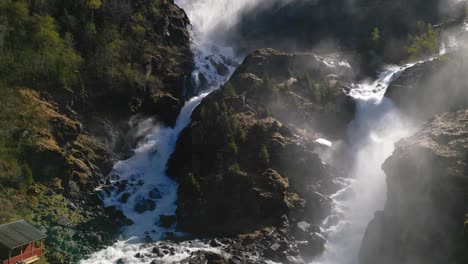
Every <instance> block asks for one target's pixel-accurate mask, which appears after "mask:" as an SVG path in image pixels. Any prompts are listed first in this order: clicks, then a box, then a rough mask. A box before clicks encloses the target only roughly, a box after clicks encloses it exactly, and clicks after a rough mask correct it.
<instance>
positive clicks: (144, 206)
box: [133, 199, 156, 214]
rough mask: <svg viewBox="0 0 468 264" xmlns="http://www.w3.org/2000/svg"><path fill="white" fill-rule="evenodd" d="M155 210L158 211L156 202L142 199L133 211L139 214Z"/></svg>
mask: <svg viewBox="0 0 468 264" xmlns="http://www.w3.org/2000/svg"><path fill="white" fill-rule="evenodd" d="M154 209H156V202H155V201H153V200H151V199H141V200H139V201H138V202H136V204H135V207H134V208H133V210H135V212H137V213H139V214H142V213H144V212H147V211H153V210H154Z"/></svg>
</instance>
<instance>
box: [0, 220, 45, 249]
mask: <svg viewBox="0 0 468 264" xmlns="http://www.w3.org/2000/svg"><path fill="white" fill-rule="evenodd" d="M44 238H46V235H45V234H44V233H42V232H41V231H40V230H38V229H37V228H35V227H33V226H32V225H30V224H28V223H27V222H26V221H24V220H20V221H18V222H14V223H9V224H4V225H0V244H1V245H3V246H5V247H7V248H8V249H14V248H17V247H21V246H24V245H27V244H29V243H31V242H34V241H37V240H41V239H44Z"/></svg>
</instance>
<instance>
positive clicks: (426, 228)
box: [360, 110, 468, 264]
mask: <svg viewBox="0 0 468 264" xmlns="http://www.w3.org/2000/svg"><path fill="white" fill-rule="evenodd" d="M467 136H468V110H460V111H457V112H449V113H444V114H441V115H438V116H436V117H434V118H432V119H431V120H430V121H429V122H428V123H427V124H426V125H425V126H424V127H423V128H422V129H421V130H420V131H419V132H418V133H416V134H415V135H414V136H412V137H409V138H406V139H403V140H401V141H400V142H398V143H397V145H396V150H395V151H394V153H393V155H392V156H391V157H390V158H388V160H387V161H386V162H385V163H384V165H383V170H384V171H385V173H386V174H387V185H388V192H387V202H386V205H385V209H384V211H383V212H377V213H376V215H375V217H374V219H373V220H372V221H371V222H370V224H369V226H368V229H367V232H366V234H365V237H364V240H363V244H362V248H361V253H360V259H361V263H363V264H366V263H383V264H385V263H408V264H409V263H416V264H417V263H465V262H466V261H467V255H466V241H467V237H466V233H467V232H466V230H464V223H465V215H466V213H467V212H468V207H467V204H466V200H467V198H468V196H467V195H468V188H467V186H468V140H467ZM465 228H466V225H465ZM464 234H465V236H464Z"/></svg>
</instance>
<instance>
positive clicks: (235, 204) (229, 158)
mask: <svg viewBox="0 0 468 264" xmlns="http://www.w3.org/2000/svg"><path fill="white" fill-rule="evenodd" d="M330 65H334V66H330ZM340 65H344V63H343V62H340V60H339V59H333V58H322V57H318V56H316V55H313V54H288V53H281V52H277V51H274V50H257V51H254V52H253V53H252V54H250V55H249V56H248V57H247V58H246V59H245V61H244V62H243V64H242V65H241V66H240V67H239V68H238V69H237V71H236V72H235V73H234V75H233V76H232V78H231V80H230V81H229V82H228V83H227V84H226V85H225V86H224V87H223V88H222V89H221V90H219V91H216V92H213V93H212V94H210V95H209V96H208V97H207V98H206V99H205V100H203V102H202V103H201V105H200V106H199V107H198V108H197V109H196V110H195V111H194V113H193V116H192V122H191V124H190V125H189V127H188V128H187V129H185V130H184V131H183V132H182V135H181V137H180V138H179V140H178V143H177V147H176V151H175V153H174V154H173V156H172V158H171V160H170V162H169V169H168V171H169V175H171V176H173V177H175V178H176V179H177V180H178V181H179V184H180V187H179V190H178V209H177V221H178V228H180V229H181V230H184V231H188V232H192V233H202V234H207V233H208V234H239V233H242V232H249V231H252V230H257V229H260V228H262V227H265V226H270V225H273V226H274V225H277V224H280V223H281V221H282V220H281V216H282V215H288V216H289V217H291V218H292V219H295V220H294V221H299V220H300V219H302V217H304V216H305V215H307V216H308V217H309V218H308V219H315V221H319V220H320V219H321V218H322V217H324V216H325V214H326V212H327V211H328V210H329V209H330V200H329V198H327V195H329V194H331V193H332V192H333V191H334V190H336V188H337V186H336V184H335V183H334V181H333V179H335V178H336V177H339V176H341V173H340V172H339V171H338V170H335V169H333V168H331V167H330V166H328V165H325V164H324V163H322V161H321V160H320V158H319V156H318V155H317V154H315V153H314V152H313V151H314V149H315V148H316V147H317V144H316V143H315V142H314V140H315V139H316V138H317V137H316V135H314V134H313V133H310V134H305V133H303V131H304V130H302V129H301V127H306V126H307V127H311V128H314V129H315V131H329V128H328V127H326V126H325V125H324V126H323V127H321V126H320V124H322V123H321V122H322V121H323V122H324V123H323V124H325V122H326V120H328V119H327V118H323V117H324V116H327V117H329V116H332V117H335V116H340V118H337V120H341V121H336V123H337V124H338V125H336V126H335V130H334V131H335V132H336V133H334V134H335V136H336V135H342V134H343V133H342V131H341V129H343V127H344V124H343V123H346V122H347V121H348V119H347V118H346V117H347V116H348V117H351V116H352V113H353V111H354V106H353V104H351V103H349V99H348V98H346V96H345V95H344V92H343V89H344V87H345V86H346V85H345V83H346V80H349V78H350V76H351V75H352V72H351V71H350V68H349V67H348V66H340ZM310 117H314V118H310ZM341 122H343V123H341Z"/></svg>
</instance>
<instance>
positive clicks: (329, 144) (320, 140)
mask: <svg viewBox="0 0 468 264" xmlns="http://www.w3.org/2000/svg"><path fill="white" fill-rule="evenodd" d="M315 142H317V143H318V144H320V145H324V146H327V147H330V148H331V147H332V146H333V143H332V142H331V141H328V140H326V139H324V138H319V139H316V140H315Z"/></svg>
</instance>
